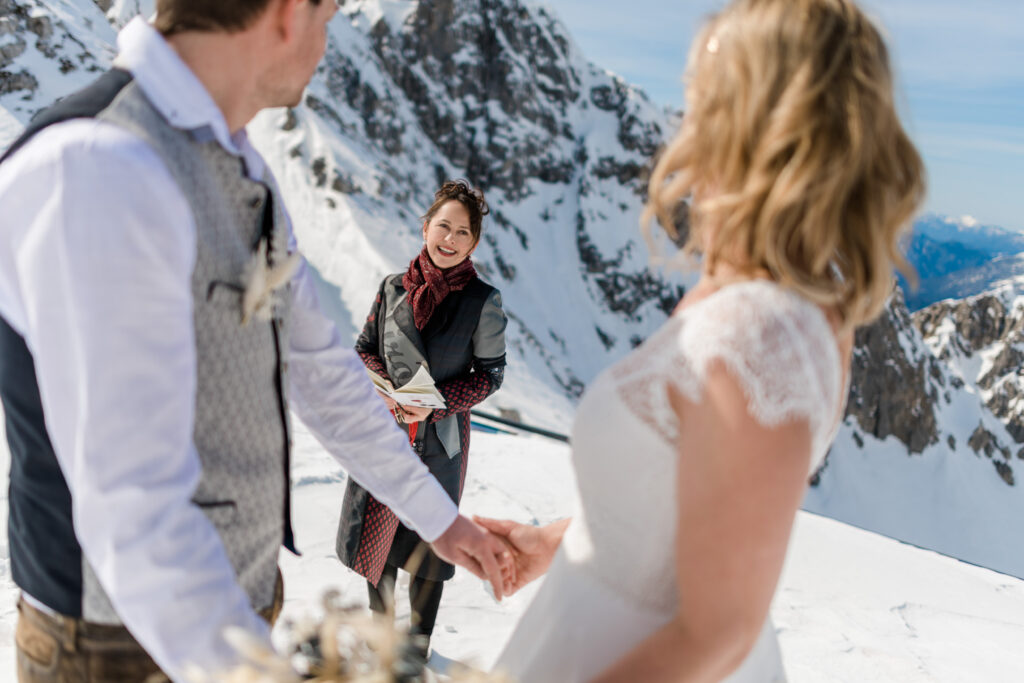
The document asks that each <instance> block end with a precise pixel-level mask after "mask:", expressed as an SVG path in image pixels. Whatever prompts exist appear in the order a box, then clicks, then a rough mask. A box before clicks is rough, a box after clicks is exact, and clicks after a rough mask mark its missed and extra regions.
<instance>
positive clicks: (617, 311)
mask: <svg viewBox="0 0 1024 683" xmlns="http://www.w3.org/2000/svg"><path fill="white" fill-rule="evenodd" d="M100 5H102V7H100V6H97V5H96V4H94V3H93V2H92V1H91V0H0V144H4V143H6V142H8V141H9V140H11V139H13V137H14V136H15V135H16V134H17V131H18V130H20V129H21V127H22V126H23V125H24V124H25V123H27V121H28V120H29V118H30V116H31V115H32V114H33V113H34V112H36V111H38V110H39V109H41V108H43V107H45V106H47V105H48V104H50V103H51V102H52V101H53V100H54V99H55V98H57V97H60V96H63V95H65V94H67V93H69V92H71V91H73V90H74V89H76V88H78V87H81V86H82V85H84V84H85V83H87V82H88V81H89V80H91V79H92V78H94V77H95V75H96V72H97V71H99V70H102V69H103V68H105V67H106V66H107V65H109V63H110V60H111V58H112V55H113V41H114V33H113V30H112V29H111V28H110V27H109V25H108V24H107V19H106V18H105V17H104V12H106V13H107V15H108V16H109V17H110V18H112V19H113V20H114V21H115V22H116V23H123V22H124V21H126V20H127V19H128V18H130V16H131V15H132V14H133V13H134V12H136V11H141V12H144V13H148V12H149V11H150V10H151V9H152V2H151V0H115V1H114V2H109V3H108V2H106V1H103V2H101V3H100ZM329 30H330V35H329V43H328V50H327V56H326V58H325V60H324V62H323V64H322V65H321V67H320V69H319V71H318V73H317V74H316V76H315V78H314V81H313V83H312V84H311V87H310V89H309V92H308V97H307V98H306V100H305V102H304V104H303V105H302V106H300V107H298V108H296V109H293V110H280V111H272V112H267V113H265V114H263V115H261V116H260V117H259V118H258V119H257V120H256V121H255V122H254V124H253V126H252V134H253V137H254V139H255V141H256V143H257V144H258V146H259V147H260V148H261V150H262V151H263V152H264V154H265V155H266V156H267V158H268V159H269V161H270V163H271V165H272V167H273V169H274V171H275V173H276V175H277V177H278V179H279V181H280V183H281V185H282V188H283V190H284V192H285V195H286V199H287V202H288V205H289V207H290V209H291V211H292V214H293V217H294V220H295V228H296V233H297V235H298V239H299V243H300V248H301V249H302V250H303V251H304V252H305V253H306V255H307V257H308V258H309V259H310V261H311V262H312V263H313V265H314V266H315V268H316V269H317V271H318V272H317V275H318V278H319V284H320V290H321V294H322V299H323V301H324V304H325V305H326V306H327V308H328V309H329V310H330V311H331V312H332V314H333V316H334V317H335V319H336V320H337V321H338V323H339V326H340V327H341V329H342V330H343V332H344V333H345V334H347V335H348V336H349V337H350V338H354V335H355V334H356V333H357V331H358V329H359V328H360V327H361V324H362V319H363V316H364V315H365V312H366V310H367V309H368V307H369V304H370V301H371V299H372V298H373V292H374V290H375V288H376V286H377V284H378V282H379V280H380V278H381V277H383V275H384V274H386V273H388V272H393V271H396V270H399V269H401V268H403V267H404V264H405V263H406V262H407V261H408V259H409V258H410V257H412V255H413V254H414V253H416V251H417V250H418V249H419V244H420V238H419V234H418V229H419V225H418V224H419V221H418V219H417V216H418V215H419V214H420V213H421V212H422V211H423V210H424V208H425V207H426V206H427V205H428V204H429V200H430V196H431V192H432V191H433V189H434V188H435V187H436V185H437V184H438V182H439V180H440V179H441V178H444V177H448V176H468V177H469V179H470V180H472V181H474V182H477V183H480V184H482V185H483V186H485V187H486V189H487V193H488V198H489V200H490V201H491V203H492V207H493V209H494V211H493V214H492V216H491V217H490V218H489V219H488V220H487V222H486V228H485V230H486V232H485V240H484V242H483V244H482V245H481V248H480V249H479V250H478V252H477V254H476V260H477V262H478V264H479V267H480V270H481V272H482V273H483V274H484V276H485V278H486V279H488V280H489V281H491V282H492V283H494V284H495V285H497V286H498V287H499V288H501V290H502V291H503V294H504V301H505V305H506V308H507V310H508V312H509V315H510V327H509V347H510V348H509V361H510V365H509V372H508V375H507V377H508V379H507V382H506V385H505V386H504V387H503V388H502V390H501V392H499V393H498V394H497V395H496V396H495V397H493V399H492V400H491V401H490V403H491V406H490V407H492V408H508V409H514V410H517V411H519V412H520V413H521V414H522V415H523V416H524V417H525V418H527V419H528V420H530V421H533V422H537V423H540V424H542V425H546V426H549V427H554V428H556V429H559V430H565V429H566V428H567V425H568V422H569V420H570V419H571V414H572V411H573V407H574V404H575V398H576V397H577V396H578V394H579V393H580V391H581V390H582V388H583V387H584V386H585V384H586V383H587V382H588V381H589V380H590V379H591V378H592V377H593V376H594V375H595V373H596V372H598V371H599V369H601V368H602V367H605V366H607V365H608V364H609V363H610V362H612V361H613V360H615V359H617V358H619V357H621V356H622V355H624V354H625V353H627V352H628V351H629V349H631V348H632V347H633V346H634V345H635V344H636V343H637V342H638V341H639V340H641V339H643V338H645V337H646V336H648V335H649V334H650V332H651V331H652V330H654V329H655V328H656V327H657V326H658V325H659V324H661V322H662V321H663V320H664V319H665V317H666V315H667V312H668V311H669V310H670V309H671V307H672V305H673V304H674V303H675V301H676V299H678V297H679V295H680V294H681V291H682V286H683V285H685V284H687V282H688V281H689V280H688V276H683V275H663V274H661V273H658V272H654V273H652V272H651V271H649V270H648V268H647V263H648V252H647V247H646V246H645V244H644V243H643V241H642V240H641V239H640V237H639V233H638V230H637V227H636V226H637V220H638V217H639V213H640V207H641V204H642V199H643V196H644V193H645V191H646V190H645V179H646V177H647V175H646V174H647V172H648V170H649V164H650V157H651V155H652V154H653V153H654V152H655V150H656V149H657V147H658V145H659V144H660V142H661V141H662V140H663V139H664V137H665V136H666V135H668V134H669V133H670V131H671V130H672V128H673V126H674V121H675V115H674V114H672V113H671V112H666V111H663V110H662V109H660V108H659V107H657V106H655V105H653V104H652V103H651V102H650V101H649V100H648V99H647V98H646V96H644V94H643V93H641V92H639V91H637V90H635V89H633V88H631V87H630V86H629V85H628V84H626V83H624V82H622V81H621V80H620V79H618V78H616V77H615V76H614V75H612V74H609V73H608V72H606V71H604V70H602V69H600V68H598V67H596V66H595V65H593V64H591V63H589V62H588V61H587V60H586V58H585V57H584V56H583V55H582V54H580V52H579V50H578V48H577V47H576V46H575V44H574V43H573V42H572V39H571V38H570V37H569V35H568V33H567V31H566V30H565V27H564V26H562V25H561V24H560V23H559V22H558V21H557V19H556V18H554V17H553V16H552V15H551V13H550V12H549V11H548V10H546V9H544V8H543V7H541V6H535V5H532V4H524V3H522V2H520V0H435V1H433V2H429V3H428V2H422V3H418V2H415V1H413V0H348V1H347V2H346V3H345V4H344V7H343V10H342V11H341V12H339V15H338V16H337V17H336V19H335V20H334V22H332V24H331V26H330V29H329ZM939 227H941V226H939ZM961 227H964V226H961ZM950 229H952V228H950ZM933 233H934V234H933ZM933 233H929V234H932V236H933V237H935V238H936V239H938V238H939V237H941V236H942V235H944V234H945V233H941V231H940V230H939V228H936V230H935V231H933ZM940 233H941V234H940ZM951 234H952V233H951ZM957 234H961V233H957ZM990 237H991V236H990ZM992 239H995V238H994V237H993V238H992ZM1000 239H1002V238H1000ZM986 244H987V243H986ZM689 279H690V280H692V276H690V278H689ZM1008 310H1009V309H1008ZM943 315H945V314H937V316H938V317H937V318H936V321H935V328H936V329H939V328H943V325H945V324H946V323H943V322H942V320H941V318H942V316H943ZM929 334H930V333H929ZM937 349H939V347H938V346H936V345H935V344H934V343H933V340H932V339H931V337H929V339H927V340H926V339H925V338H924V337H922V335H921V333H920V332H919V331H918V330H917V329H915V327H914V325H913V324H912V322H911V318H910V316H909V314H908V312H907V310H906V308H905V306H904V305H903V304H902V301H901V300H899V299H897V300H895V301H894V302H893V303H892V305H891V306H890V308H889V310H888V312H887V314H886V315H885V316H884V317H883V318H882V319H881V320H880V321H879V323H877V324H876V325H874V326H872V327H870V328H868V329H865V330H862V331H861V332H860V333H859V334H858V343H857V352H856V355H855V362H854V373H853V377H852V383H851V400H850V405H849V410H848V413H847V415H846V418H845V422H844V426H843V428H842V430H841V431H840V435H839V438H838V440H837V442H836V445H835V447H834V448H833V450H832V453H831V454H830V456H829V459H828V463H827V466H826V468H825V469H824V470H823V471H822V472H821V473H819V475H818V477H817V478H816V484H817V485H816V486H815V488H813V489H812V491H811V492H810V494H809V496H808V499H807V506H808V509H811V510H814V511H819V512H822V513H823V514H827V515H831V516H835V517H836V518H838V519H842V520H845V521H848V522H851V523H854V524H857V525H860V526H864V527H866V528H870V529H873V530H876V531H879V532H882V533H885V534H888V535H892V536H894V537H897V538H902V539H905V540H907V541H909V542H912V543H915V544H918V545H922V546H926V547H930V548H934V549H937V550H940V551H942V552H945V553H949V554H951V555H953V556H956V557H960V558H963V559H966V560H969V561H971V562H975V563H979V564H985V565H987V566H990V567H994V568H998V569H1000V570H1002V571H1006V572H1010V573H1013V574H1016V575H1017V576H1024V544H1019V543H1014V542H1012V541H1008V539H1012V538H1014V534H1013V531H1014V529H1013V524H1014V522H1013V520H1015V519H1017V518H1019V517H1020V515H1021V514H1022V513H1024V509H1021V507H1022V505H1024V499H1022V496H1021V494H1020V490H1021V489H1020V487H1019V486H1016V485H1015V484H1016V482H1015V479H1014V477H1015V476H1016V474H1015V466H1016V465H1017V463H1016V462H1015V461H1014V460H1013V457H1016V450H1017V448H1018V446H1016V445H1015V444H1016V440H1015V438H1014V436H1013V434H1014V433H1015V432H1014V430H1015V429H1016V427H1015V426H1014V424H1015V423H1014V422H1013V419H1011V418H1007V417H1004V415H1006V414H1004V413H1001V412H999V411H998V410H996V409H995V408H993V406H992V405H991V394H990V393H986V392H987V391H988V388H986V387H983V386H981V384H980V382H981V380H980V379H979V378H980V375H979V374H978V373H979V372H980V371H981V369H982V368H981V366H980V365H979V366H978V367H976V368H974V370H973V371H972V370H971V367H973V366H971V367H968V366H969V365H970V363H977V362H978V361H977V360H969V361H965V362H966V363H967V365H962V364H958V363H959V361H957V362H953V361H952V360H950V359H949V358H944V357H942V355H941V349H939V350H938V351H937ZM937 353H938V355H937ZM985 353H987V351H980V350H979V353H978V354H975V355H974V356H972V358H974V359H977V358H980V357H981V356H983V355H984V354H985ZM972 372H973V374H972ZM979 428H980V429H979ZM527 443H530V445H529V446H528V448H535V447H536V446H535V445H533V444H532V443H531V442H527ZM1004 447H1005V448H1006V449H1008V450H1009V453H1010V455H1011V456H1012V457H1011V458H1006V457H1004V456H1003V450H1002V449H1003V448H1004ZM317 476H319V475H317ZM1011 482H1013V484H1011ZM518 495H526V494H525V493H520V494H518ZM0 636H2V633H0Z"/></svg>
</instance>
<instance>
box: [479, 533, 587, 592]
mask: <svg viewBox="0 0 1024 683" xmlns="http://www.w3.org/2000/svg"><path fill="white" fill-rule="evenodd" d="M473 519H474V521H476V523H477V524H479V525H480V526H482V527H484V528H485V529H487V530H488V531H490V532H491V533H492V534H496V535H498V536H500V537H501V538H502V539H503V540H504V541H505V542H506V543H507V544H508V546H509V548H511V550H512V556H513V560H514V562H515V578H514V579H513V582H512V585H511V586H509V587H508V588H507V590H506V593H507V594H508V595H512V594H513V593H515V592H516V591H518V590H519V589H520V588H522V587H523V586H525V585H526V584H528V583H530V582H531V581H533V580H534V579H536V578H539V577H540V576H542V575H543V574H544V573H545V572H546V571H547V570H548V567H550V566H551V561H552V560H553V559H554V557H555V552H557V550H558V546H559V544H560V543H561V542H562V535H563V534H564V533H565V529H566V527H567V526H569V521H570V520H568V519H563V520H559V521H557V522H552V523H551V524H548V525H547V526H542V527H536V526H532V525H529V524H520V523H519V522H513V521H512V520H509V519H489V518H487V517H478V516H474V517H473Z"/></svg>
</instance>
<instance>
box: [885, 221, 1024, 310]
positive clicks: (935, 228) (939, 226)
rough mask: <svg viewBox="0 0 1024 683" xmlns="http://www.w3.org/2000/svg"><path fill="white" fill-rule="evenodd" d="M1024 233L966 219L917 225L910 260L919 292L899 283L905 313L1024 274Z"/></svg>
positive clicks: (972, 293)
mask: <svg viewBox="0 0 1024 683" xmlns="http://www.w3.org/2000/svg"><path fill="white" fill-rule="evenodd" d="M1022 252H1024V234H1022V233H1019V232H1015V231H1013V230H1007V229H1005V228H1000V227H997V226H993V225H981V224H979V223H978V222H977V221H975V220H974V219H972V218H970V217H969V216H968V217H963V218H949V217H944V216H938V215H935V214H929V215H926V216H923V217H922V218H920V219H918V220H917V222H915V223H914V232H913V236H912V237H911V240H910V244H909V246H908V249H907V258H908V260H909V261H910V263H911V264H912V265H913V266H914V268H915V270H916V271H917V275H918V278H919V282H918V286H917V288H916V289H915V288H913V287H908V286H907V282H906V280H904V279H903V278H902V277H901V278H900V286H901V287H902V289H903V293H904V296H905V297H906V302H907V308H909V309H910V310H912V311H916V310H918V309H921V308H924V307H925V306H928V305H929V304H932V303H935V302H936V301H941V300H943V299H962V298H964V297H967V296H974V295H976V294H981V293H982V292H984V291H987V290H989V289H991V288H992V287H993V286H995V285H996V284H997V283H999V282H1001V281H1003V280H1006V279H1008V278H1012V277H1014V276H1017V275H1024V254H1022Z"/></svg>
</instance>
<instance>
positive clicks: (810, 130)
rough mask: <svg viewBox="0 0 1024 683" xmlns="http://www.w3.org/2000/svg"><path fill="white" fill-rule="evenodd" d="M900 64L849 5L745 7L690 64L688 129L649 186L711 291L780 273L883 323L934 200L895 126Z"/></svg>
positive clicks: (855, 320) (815, 1) (704, 40)
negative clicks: (907, 241)
mask: <svg viewBox="0 0 1024 683" xmlns="http://www.w3.org/2000/svg"><path fill="white" fill-rule="evenodd" d="M892 80H893V79H892V73H891V70H890V66H889V56H888V50H887V49H886V46H885V42H884V41H883V39H882V36H881V35H880V33H879V31H878V29H877V28H875V26H874V25H873V24H872V22H871V21H870V20H869V19H868V18H867V17H866V16H865V15H864V13H863V12H862V11H861V10H860V9H859V8H858V7H857V5H855V4H854V3H853V2H850V1H849V0H735V1H734V2H732V3H731V4H730V5H729V6H728V7H727V8H726V9H725V10H724V11H722V12H721V13H720V14H718V15H716V16H714V17H712V18H711V19H710V20H709V22H708V23H707V25H706V26H705V27H704V29H703V31H702V32H701V34H700V35H699V36H698V37H697V39H696V41H695V42H694V44H693V47H692V48H691V51H690V58H689V62H688V67H687V74H686V83H687V100H688V110H687V111H686V113H685V115H684V118H683V124H682V127H681V129H680V131H679V133H678V135H677V136H676V138H675V139H674V140H673V141H672V142H671V144H670V145H669V146H668V147H667V148H666V149H665V151H664V153H663V155H662V157H661V159H660V160H659V162H658V164H657V166H656V167H655V169H654V171H653V172H652V175H651V181H650V198H649V201H648V205H647V207H646V210H645V212H644V224H645V225H648V224H649V223H650V221H651V218H652V217H657V219H658V222H659V223H660V224H661V225H662V226H663V227H664V228H665V230H666V231H667V232H668V233H669V234H670V235H672V236H673V237H674V238H675V237H677V235H676V234H675V227H674V222H673V216H674V215H675V214H677V212H678V210H679V208H680V202H681V201H683V200H684V199H685V198H686V197H687V196H690V198H691V206H690V218H691V229H690V234H689V237H688V239H687V242H686V245H685V246H684V250H685V251H687V252H688V253H691V254H693V253H700V254H702V255H703V258H704V259H705V264H704V267H705V269H706V271H707V272H708V273H709V274H710V275H711V276H712V277H713V276H714V273H715V267H716V265H717V264H719V263H722V262H725V263H728V264H730V265H731V266H733V267H734V268H737V269H739V270H740V272H741V273H747V274H753V273H755V272H758V271H762V272H763V271H767V272H768V273H770V275H771V276H772V277H773V278H774V279H775V280H777V281H778V282H780V283H781V284H783V285H784V286H787V287H790V288H792V289H794V290H796V291H797V292H799V293H800V294H802V295H804V296H806V297H807V298H808V299H810V300H811V301H814V302H816V303H818V304H820V305H823V306H826V307H830V308H832V309H833V310H835V311H836V312H837V313H838V314H839V316H840V318H841V320H842V324H843V326H844V327H847V328H849V327H852V326H855V325H859V324H862V323H865V322H868V321H870V320H871V319H873V318H874V317H875V316H877V315H878V314H879V313H880V312H881V310H882V308H883V307H884V305H885V301H886V299H887V298H888V296H889V294H890V293H891V291H892V286H893V274H894V267H898V268H900V269H901V270H902V271H904V272H905V273H908V274H910V275H911V278H912V273H911V271H910V267H909V265H908V264H907V262H906V261H905V259H904V258H903V256H902V254H901V252H900V248H899V244H898V242H899V239H900V237H901V234H902V232H903V230H904V229H905V227H906V225H907V224H908V223H909V221H910V219H911V218H912V216H913V214H914V213H915V211H916V210H917V207H918V206H919V204H920V202H921V200H922V199H923V196H924V188H925V183H924V166H923V163H922V161H921V157H920V155H919V154H918V152H917V150H916V149H915V148H914V145H913V143H911V141H910V139H909V138H908V136H907V134H906V132H905V131H904V130H903V126H902V125H901V124H900V121H899V118H898V116H897V114H896V107H895V103H894V96H893V82H892Z"/></svg>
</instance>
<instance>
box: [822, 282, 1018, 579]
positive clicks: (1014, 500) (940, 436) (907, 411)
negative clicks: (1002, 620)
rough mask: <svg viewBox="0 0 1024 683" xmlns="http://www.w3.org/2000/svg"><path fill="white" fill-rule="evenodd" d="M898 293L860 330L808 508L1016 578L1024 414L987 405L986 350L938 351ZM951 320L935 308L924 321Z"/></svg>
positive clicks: (942, 326) (942, 324)
mask: <svg viewBox="0 0 1024 683" xmlns="http://www.w3.org/2000/svg"><path fill="white" fill-rule="evenodd" d="M898 294H899V292H898V290H897V296H895V297H894V298H893V301H892V302H891V303H890V306H889V311H888V314H887V315H886V316H883V317H882V318H881V319H880V320H879V321H878V322H877V323H875V324H874V325H872V326H870V327H867V328H864V329H862V330H860V331H858V333H857V346H856V349H855V352H854V359H853V369H852V386H851V391H850V397H849V402H848V404H847V414H846V417H845V420H844V423H843V426H842V428H841V430H840V432H839V436H838V437H837V439H836V441H835V444H834V445H833V447H832V450H831V452H830V453H829V455H828V458H827V460H826V462H825V465H824V468H823V470H821V471H820V472H819V473H818V474H817V475H816V477H815V479H814V485H813V486H812V488H811V490H810V491H809V493H808V495H807V499H806V501H805V508H806V509H808V510H812V511H815V512H819V513H821V514H824V515H827V516H829V517H833V518H835V519H838V520H842V521H845V522H848V523H851V524H854V525H857V526H860V527H863V528H865V529H870V530H872V531H876V532H879V533H882V534H885V535H887V536H891V537H893V538H898V539H901V540H903V541H907V542H909V543H913V544H915V545H919V546H922V547H925V548H931V549H933V550H937V551H939V552H943V553H947V554H950V555H952V556H954V557H958V558H961V559H964V560H967V561H969V562H973V563H976V564H980V565H982V566H986V567H990V568H993V569H997V570H999V571H1002V572H1006V573H1009V574H1013V575H1015V576H1024V546H1022V545H1021V544H1019V543H1015V542H1013V541H1012V540H1011V539H1013V538H1015V537H1017V536H1018V535H1019V532H1018V530H1017V529H1018V522H1017V520H1019V519H1020V518H1021V517H1022V516H1024V495H1022V492H1021V487H1020V486H1018V485H1017V481H1016V477H1019V472H1018V470H1019V469H1020V466H1019V464H1018V463H1017V462H1016V461H1017V457H1016V455H1017V452H1018V449H1019V448H1020V446H1019V445H1017V440H1016V438H1015V437H1014V436H1013V432H1016V431H1018V430H1019V429H1020V427H1019V421H1020V418H1019V416H1017V415H1016V414H1014V415H1013V416H1009V415H1008V416H1007V417H1003V416H1002V415H1000V414H997V413H995V412H993V409H992V408H991V407H990V404H991V401H990V398H989V397H990V393H989V392H988V390H986V389H985V388H984V387H983V386H982V383H981V382H980V380H979V378H981V377H983V376H984V375H985V374H986V370H987V369H989V368H991V356H992V355H993V351H992V350H988V351H984V352H982V353H974V354H973V355H971V356H970V357H964V354H959V355H957V356H956V357H953V356H951V355H947V354H944V353H943V352H942V351H941V349H940V348H939V344H938V343H937V342H936V339H937V337H936V333H935V332H932V331H929V335H928V337H927V338H926V337H924V336H922V334H921V331H920V330H919V329H918V328H917V327H915V324H914V323H915V320H912V319H911V317H910V314H909V313H908V312H907V310H906V307H905V306H904V305H903V303H902V298H901V297H900V296H899V295H898ZM964 305H965V306H966V307H968V309H970V310H974V308H972V307H971V304H967V303H965V304H964ZM936 306H938V304H936ZM933 308H934V307H933ZM931 310H932V309H931V308H929V309H925V311H921V312H919V313H918V314H917V315H918V316H920V315H923V314H925V313H926V312H927V311H931ZM980 310H981V313H982V315H984V310H985V309H984V307H980ZM954 320H955V319H954V318H953V317H952V316H950V315H948V314H947V313H944V312H936V313H935V319H934V322H933V323H932V324H934V325H935V326H936V329H937V330H948V329H950V328H952V327H953V325H954ZM995 350H996V351H998V349H995ZM1012 374H1015V369H1014V372H1013V373H1012Z"/></svg>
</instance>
